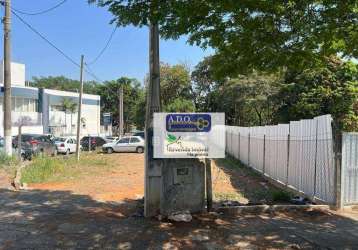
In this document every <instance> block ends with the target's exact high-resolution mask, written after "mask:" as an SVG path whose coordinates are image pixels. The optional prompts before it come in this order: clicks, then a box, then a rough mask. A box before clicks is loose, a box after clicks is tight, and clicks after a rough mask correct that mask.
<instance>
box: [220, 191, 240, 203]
mask: <svg viewBox="0 0 358 250" xmlns="http://www.w3.org/2000/svg"><path fill="white" fill-rule="evenodd" d="M242 199H243V197H242V194H240V193H215V192H214V195H213V200H214V201H215V202H220V201H241V200H242Z"/></svg>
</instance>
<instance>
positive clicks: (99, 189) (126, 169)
mask: <svg viewBox="0 0 358 250" xmlns="http://www.w3.org/2000/svg"><path fill="white" fill-rule="evenodd" d="M98 157H106V160H107V161H108V162H110V164H111V167H110V168H104V169H103V171H98V170H97V171H94V172H91V171H88V172H85V173H83V174H81V175H79V176H77V177H76V178H75V179H73V180H67V181H63V182H52V183H37V184H29V187H30V188H32V189H39V190H59V191H72V192H73V193H74V194H82V195H88V196H90V197H91V198H92V199H94V200H97V201H104V202H106V201H116V202H118V201H122V200H126V199H138V198H141V197H143V194H144V155H143V154H133V153H126V154H124V153H123V154H108V155H103V154H98Z"/></svg>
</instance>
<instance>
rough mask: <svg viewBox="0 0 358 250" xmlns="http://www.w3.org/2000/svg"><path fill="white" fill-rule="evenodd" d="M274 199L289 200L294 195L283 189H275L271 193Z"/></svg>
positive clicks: (279, 200)
mask: <svg viewBox="0 0 358 250" xmlns="http://www.w3.org/2000/svg"><path fill="white" fill-rule="evenodd" d="M271 196H272V200H273V201H275V202H289V201H290V200H291V197H292V195H291V194H290V193H289V192H286V191H283V190H275V191H273V192H272V193H271Z"/></svg>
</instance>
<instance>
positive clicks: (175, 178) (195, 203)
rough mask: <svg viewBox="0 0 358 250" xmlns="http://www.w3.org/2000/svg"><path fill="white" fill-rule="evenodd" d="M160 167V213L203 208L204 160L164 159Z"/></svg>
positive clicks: (165, 213) (201, 209) (199, 210)
mask: <svg viewBox="0 0 358 250" xmlns="http://www.w3.org/2000/svg"><path fill="white" fill-rule="evenodd" d="M164 162H165V163H164V164H163V167H162V185H161V196H160V214H162V215H164V216H169V215H170V214H172V213H174V212H178V211H189V212H191V213H196V212H202V211H203V210H204V209H205V161H202V160H200V159H165V160H164Z"/></svg>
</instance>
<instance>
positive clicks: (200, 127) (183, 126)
mask: <svg viewBox="0 0 358 250" xmlns="http://www.w3.org/2000/svg"><path fill="white" fill-rule="evenodd" d="M166 129H167V131H168V132H210V129H211V115H210V114H177V113H174V114H167V116H166Z"/></svg>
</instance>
